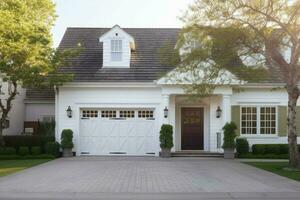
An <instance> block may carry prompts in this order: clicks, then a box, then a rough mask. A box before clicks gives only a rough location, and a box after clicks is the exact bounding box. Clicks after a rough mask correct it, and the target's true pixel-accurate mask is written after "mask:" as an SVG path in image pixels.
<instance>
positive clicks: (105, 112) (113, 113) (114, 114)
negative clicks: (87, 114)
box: [101, 110, 117, 118]
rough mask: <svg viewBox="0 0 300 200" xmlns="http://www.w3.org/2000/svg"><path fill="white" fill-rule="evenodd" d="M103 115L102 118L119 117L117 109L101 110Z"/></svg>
mask: <svg viewBox="0 0 300 200" xmlns="http://www.w3.org/2000/svg"><path fill="white" fill-rule="evenodd" d="M101 117H102V118H116V117H117V111H115V110H102V111H101Z"/></svg>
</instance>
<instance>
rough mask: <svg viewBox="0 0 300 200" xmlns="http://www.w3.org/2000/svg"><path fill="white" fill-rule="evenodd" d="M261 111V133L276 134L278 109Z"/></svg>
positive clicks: (261, 109) (271, 108)
mask: <svg viewBox="0 0 300 200" xmlns="http://www.w3.org/2000/svg"><path fill="white" fill-rule="evenodd" d="M260 111H261V112H260V133H261V134H276V107H261V108H260ZM263 111H265V112H263Z"/></svg>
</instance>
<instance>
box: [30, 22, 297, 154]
mask: <svg viewBox="0 0 300 200" xmlns="http://www.w3.org/2000/svg"><path fill="white" fill-rule="evenodd" d="M179 31H180V29H167V28H157V29H152V28H125V29H122V28H120V27H119V26H114V27H113V28H111V29H108V28H68V29H67V31H66V33H65V35H64V37H63V39H62V41H61V44H60V48H61V49H64V48H70V47H76V46H77V44H78V43H80V44H81V45H82V47H83V51H82V52H81V53H80V55H79V56H78V57H76V58H73V59H72V61H71V65H70V66H68V67H63V68H62V71H63V72H66V73H72V74H74V80H73V82H71V83H66V84H64V85H63V86H61V87H58V88H56V89H55V103H54V101H53V99H54V98H53V97H54V96H53V95H52V96H51V92H52V91H44V92H43V91H35V90H30V91H27V96H26V97H24V98H25V110H26V111H25V113H26V114H25V118H24V121H25V123H26V122H27V126H28V127H30V125H28V124H30V122H31V121H32V122H34V121H36V120H37V119H40V120H43V118H45V119H44V120H47V119H48V118H49V117H51V116H54V115H55V120H56V138H57V140H58V141H59V140H60V133H61V132H62V130H63V129H72V130H73V132H74V143H75V147H74V150H75V151H76V155H115V154H117V155H119V154H122V155H158V152H159V151H160V147H159V130H160V126H161V125H162V124H171V125H173V128H174V148H173V151H183V150H204V151H209V152H219V151H222V149H221V143H222V127H223V125H224V124H225V123H226V122H229V121H234V122H236V124H237V125H238V130H237V132H238V134H239V135H240V136H241V137H247V138H248V140H249V142H250V143H251V144H254V143H287V126H286V116H287V101H288V98H287V94H286V92H285V90H284V89H283V87H282V86H283V84H282V83H281V82H280V80H279V78H278V77H279V76H278V74H276V71H274V72H272V76H271V77H270V78H268V79H266V80H264V81H262V82H259V83H256V84H255V83H251V84H247V83H244V84H242V85H239V86H240V87H241V88H242V90H235V89H234V88H235V86H236V84H240V83H238V82H236V83H233V84H232V85H231V86H219V87H217V88H216V89H215V90H214V93H213V95H211V96H208V97H203V98H198V99H193V98H190V96H189V95H187V94H185V92H184V90H183V88H182V84H179V83H176V82H169V81H166V80H165V79H164V78H163V75H165V74H166V73H168V72H170V71H172V70H173V69H174V66H165V65H164V64H162V62H161V59H160V56H159V53H158V51H159V49H161V48H162V47H163V46H164V45H165V44H170V43H171V44H174V46H175V43H176V38H177V35H178V33H179ZM274 87H278V89H276V90H274ZM54 105H55V114H54ZM66 110H71V111H72V113H71V115H68V114H67V111H66ZM217 111H218V113H217ZM299 114H300V109H299ZM47 117H48V118H47ZM298 119H299V120H300V116H299V118H298Z"/></svg>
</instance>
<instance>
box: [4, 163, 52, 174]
mask: <svg viewBox="0 0 300 200" xmlns="http://www.w3.org/2000/svg"><path fill="white" fill-rule="evenodd" d="M50 160H52V159H34V160H1V161H0V177H2V176H6V175H8V174H12V173H15V172H18V171H21V170H23V169H26V168H29V167H33V166H35V165H39V164H42V163H45V162H48V161H50Z"/></svg>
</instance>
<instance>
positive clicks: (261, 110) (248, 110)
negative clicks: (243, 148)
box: [241, 106, 277, 135]
mask: <svg viewBox="0 0 300 200" xmlns="http://www.w3.org/2000/svg"><path fill="white" fill-rule="evenodd" d="M276 126H277V122H276V107H270V106H248V107H242V108H241V134H248V135H252V134H260V135H270V134H273V135H274V134H276Z"/></svg>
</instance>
